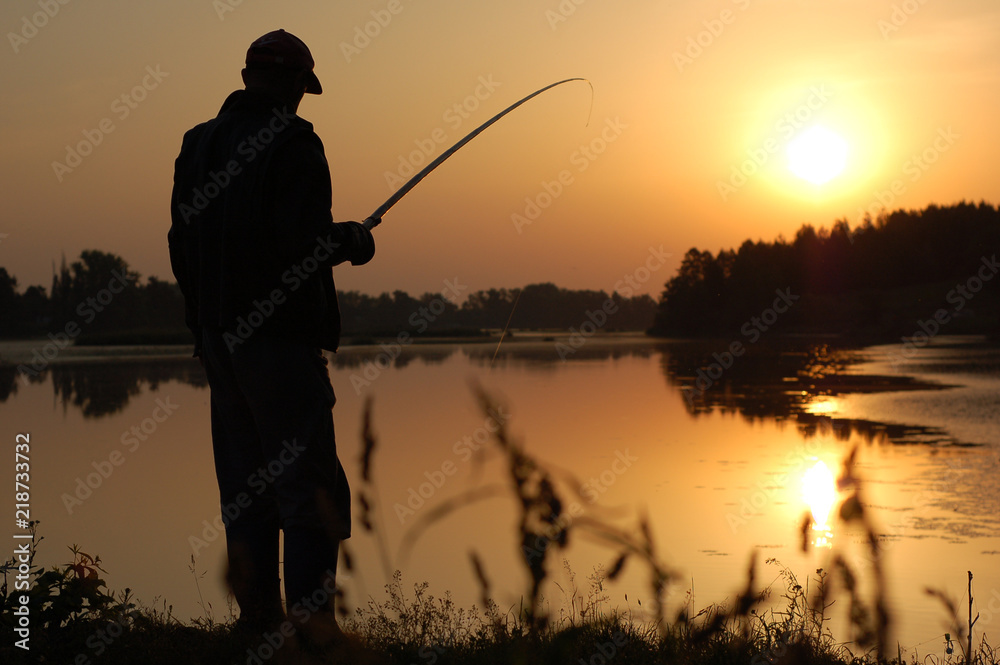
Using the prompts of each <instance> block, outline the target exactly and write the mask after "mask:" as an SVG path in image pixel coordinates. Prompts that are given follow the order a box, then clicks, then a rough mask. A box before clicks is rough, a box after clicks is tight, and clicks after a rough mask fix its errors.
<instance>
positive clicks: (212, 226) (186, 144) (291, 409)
mask: <svg viewBox="0 0 1000 665" xmlns="http://www.w3.org/2000/svg"><path fill="white" fill-rule="evenodd" d="M313 66H314V62H313V58H312V55H311V54H310V53H309V49H308V48H307V47H306V45H305V44H304V43H303V42H302V41H301V40H300V39H298V38H297V37H295V36H293V35H291V34H289V33H287V32H285V31H284V30H277V31H275V32H270V33H268V34H266V35H264V36H263V37H261V38H260V39H258V40H256V41H255V42H253V44H251V45H250V48H249V50H248V51H247V57H246V68H245V69H244V70H243V81H244V83H245V84H246V90H237V91H236V92H234V93H232V94H231V95H229V97H228V98H227V99H226V101H225V103H224V104H223V105H222V109H221V110H220V111H219V114H218V116H217V117H215V118H214V119H212V120H209V121H208V122H205V123H203V124H200V125H198V126H196V127H195V128H193V129H191V130H190V131H188V132H187V133H186V134H185V135H184V141H183V144H182V146H181V152H180V155H179V156H178V157H177V161H176V164H175V171H174V189H173V195H172V200H171V218H172V224H171V227H170V232H169V234H168V240H169V245H170V261H171V265H172V267H173V271H174V275H175V276H176V278H177V283H178V284H179V285H180V288H181V291H182V292H183V294H184V298H185V302H186V317H187V325H188V326H189V327H190V329H191V330H192V332H193V333H194V336H195V355H196V356H198V357H200V358H201V360H202V363H203V365H204V367H205V371H206V373H207V375H208V381H209V385H210V387H211V412H212V443H213V451H214V456H215V469H216V476H217V478H218V481H219V490H220V496H221V505H222V512H223V518H224V522H225V524H226V541H227V546H228V556H229V582H230V585H231V587H232V590H233V593H234V595H235V597H236V600H237V602H238V603H239V606H240V612H241V616H240V623H241V624H242V625H243V626H245V627H247V628H248V629H249V630H251V631H265V630H268V629H271V630H273V628H274V627H275V626H276V625H277V623H278V622H280V621H282V620H283V619H284V615H283V613H282V606H281V596H280V592H279V575H278V572H279V571H278V568H279V565H278V532H279V529H280V530H282V531H283V532H284V543H285V545H284V547H285V553H284V577H285V595H286V604H287V607H288V612H289V614H290V615H291V617H290V618H291V619H292V620H293V621H296V622H298V623H299V625H300V627H301V626H305V627H306V628H307V630H306V632H307V636H308V634H309V633H311V632H313V631H311V630H309V628H310V627H312V628H315V627H317V626H318V625H324V624H325V626H326V629H327V630H335V629H336V622H335V621H334V619H333V614H332V607H333V596H332V592H333V590H334V586H333V576H334V573H335V571H336V565H337V555H338V548H339V542H340V541H341V540H343V539H346V538H348V537H349V536H350V533H351V512H350V509H351V496H350V490H349V488H348V484H347V477H346V476H345V474H344V470H343V468H342V466H341V464H340V461H339V459H338V458H337V450H336V446H335V443H334V430H333V417H332V411H331V407H333V404H334V402H335V399H336V398H335V397H334V393H333V389H332V387H331V385H330V379H329V374H328V372H327V366H326V359H325V358H324V357H323V355H322V351H321V349H329V350H336V348H337V344H338V342H339V337H340V312H339V309H338V306H337V299H336V290H335V288H334V283H333V275H332V271H331V266H334V265H337V264H339V263H342V262H344V261H350V262H351V263H352V264H353V265H361V264H364V263H367V262H368V261H369V260H371V258H372V256H373V255H374V253H375V243H374V240H373V239H372V235H371V233H370V232H369V231H368V229H367V228H365V227H364V226H363V225H362V224H359V223H357V222H342V223H334V222H333V220H332V217H331V213H330V207H331V185H330V170H329V166H328V165H327V162H326V158H325V156H324V151H323V144H322V143H321V142H320V139H319V137H318V136H317V135H316V134H315V133H314V132H313V128H312V125H311V124H310V123H308V122H306V121H305V120H303V119H302V118H300V117H298V116H297V115H296V110H297V108H298V105H299V102H300V101H301V100H302V97H303V95H304V93H307V92H308V93H312V94H320V93H321V92H322V87H321V85H320V82H319V79H318V78H317V77H316V75H315V74H314V73H313ZM316 608H319V611H318V612H316V611H315V609H316ZM317 618H318V619H319V621H316V620H315V619H317ZM331 626H332V628H331Z"/></svg>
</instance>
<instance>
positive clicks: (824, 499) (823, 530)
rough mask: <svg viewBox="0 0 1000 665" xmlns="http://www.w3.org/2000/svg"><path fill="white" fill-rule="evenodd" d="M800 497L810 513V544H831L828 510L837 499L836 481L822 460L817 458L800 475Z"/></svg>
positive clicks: (828, 545) (820, 545)
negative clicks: (811, 531) (811, 534)
mask: <svg viewBox="0 0 1000 665" xmlns="http://www.w3.org/2000/svg"><path fill="white" fill-rule="evenodd" d="M802 499H803V500H804V501H805V503H806V505H807V506H808V507H809V511H810V512H811V513H812V529H813V531H814V532H815V533H814V535H815V537H814V539H813V540H812V544H813V545H814V546H816V547H832V546H833V529H832V527H831V526H830V512H831V511H832V510H833V505H834V503H836V500H837V483H836V480H835V479H834V477H833V472H832V471H830V467H828V466H827V465H826V462H824V461H823V460H817V461H816V463H815V464H814V465H812V466H811V467H810V468H809V469H808V470H807V471H806V472H805V473H804V474H803V475H802Z"/></svg>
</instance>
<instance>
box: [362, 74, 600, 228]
mask: <svg viewBox="0 0 1000 665" xmlns="http://www.w3.org/2000/svg"><path fill="white" fill-rule="evenodd" d="M570 81H586V83H587V85H589V86H590V93H591V98H590V104H591V110H593V104H594V98H593V93H594V84H593V83H591V82H590V81H589V80H587V79H585V78H579V77H577V78H569V79H563V80H562V81H556V82H555V83H550V84H549V85H547V86H545V87H544V88H541V89H539V90H536V91H535V92H533V93H531V94H530V95H528V96H527V97H525V98H523V99H521V100H519V101H517V102H514V103H513V104H511V105H510V106H508V107H507V108H505V109H504V110H503V111H500V113H497V114H496V115H495V116H493V117H492V118H490V119H489V120H487V121H486V122H484V123H483V124H481V125H479V126H478V127H476V128H475V129H474V130H472V131H471V132H469V133H468V134H467V135H466V136H465V138H463V139H462V140H461V141H459V142H458V143H456V144H455V145H453V146H451V147H450V148H448V149H447V150H445V151H444V152H443V153H441V154H440V155H438V157H437V159H435V160H434V161H433V162H431V163H430V164H428V165H427V166H425V167H424V168H423V170H421V171H420V173H418V174H417V175H415V176H413V177H412V178H410V179H409V180H408V181H407V182H406V184H405V185H403V186H402V187H400V188H399V189H398V190H396V193H395V194H393V195H392V196H390V197H389V199H388V200H387V201H386V202H385V203H383V204H382V205H380V206H379V207H378V208H376V209H375V212H373V213H372V214H370V215H369V216H368V217H367V218H365V220H364V221H363V222H362V224H364V226H365V228H367V229H369V230H371V229H373V228H375V227H376V226H378V225H379V224H380V223H381V222H382V215H384V214H385V213H386V212H387V211H388V210H389V208H391V207H392V206H394V205H396V202H397V201H399V200H400V199H401V198H403V197H404V196H406V193H407V192H409V191H410V190H411V189H413V188H414V187H416V185H417V183H418V182H420V181H421V180H423V179H424V177H425V176H426V175H427V174H428V173H430V172H431V171H433V170H434V169H436V168H437V167H438V166H440V165H441V163H442V162H443V161H444V160H446V159H448V158H449V157H451V156H452V155H454V154H455V153H456V152H458V150H459V149H460V148H461V147H462V146H464V145H465V144H466V143H468V142H469V141H471V140H472V139H474V138H476V137H477V136H479V135H480V134H481V133H482V132H483V131H484V130H485V129H486V128H487V127H489V126H490V125H492V124H493V123H495V122H496V121H497V120H499V119H500V118H502V117H504V116H505V115H507V114H508V113H510V112H511V111H513V110H514V109H516V108H517V107H518V106H520V105H521V104H523V103H525V102H526V101H528V100H529V99H531V98H532V97H537V96H538V95H540V94H542V93H543V92H545V91H546V90H549V89H551V88H554V87H556V86H557V85H562V84H563V83H569V82H570ZM587 124H590V117H589V116H588V117H587Z"/></svg>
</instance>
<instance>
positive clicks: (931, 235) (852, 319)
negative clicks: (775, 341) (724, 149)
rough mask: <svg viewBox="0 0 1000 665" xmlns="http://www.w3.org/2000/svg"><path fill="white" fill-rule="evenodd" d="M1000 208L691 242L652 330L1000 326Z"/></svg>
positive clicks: (916, 213)
mask: <svg viewBox="0 0 1000 665" xmlns="http://www.w3.org/2000/svg"><path fill="white" fill-rule="evenodd" d="M998 250H1000V209H998V208H997V207H994V206H992V205H990V204H987V203H985V202H981V203H979V204H972V203H966V202H962V203H958V204H955V205H951V206H938V205H929V206H927V207H926V208H924V209H923V210H896V211H893V212H886V213H883V214H881V215H879V216H878V217H877V218H876V219H874V220H873V219H871V218H870V217H866V218H865V219H864V221H863V223H862V224H861V225H860V226H858V227H857V228H854V229H851V227H850V225H849V223H848V222H847V221H846V220H843V219H842V220H838V221H836V222H835V223H834V224H833V226H832V227H831V228H830V229H826V228H820V229H819V230H818V231H817V230H816V229H815V228H813V227H812V226H811V225H808V224H807V225H803V226H802V227H801V228H800V229H799V230H798V232H797V233H796V234H795V238H794V239H792V240H791V241H787V240H785V239H784V238H781V237H779V238H778V239H776V240H774V241H771V242H767V241H763V240H758V241H756V242H753V241H751V240H746V241H744V242H743V244H742V245H740V247H739V249H735V250H734V249H723V250H719V252H718V253H716V254H714V255H713V254H712V253H711V252H709V251H704V250H699V249H697V248H692V249H690V250H689V251H688V252H687V253H686V254H685V255H684V258H683V261H682V263H681V266H680V268H679V269H678V271H677V274H676V275H675V276H674V277H672V278H671V279H670V280H669V281H668V282H667V284H666V287H665V289H664V291H663V294H662V297H661V298H660V302H659V305H658V309H657V314H656V319H655V322H654V324H653V328H652V330H651V332H652V333H653V334H655V335H658V336H664V337H718V336H727V335H730V336H732V335H737V334H738V335H740V337H739V338H738V339H743V340H744V341H750V342H755V341H757V339H758V338H759V337H760V336H761V335H763V334H765V333H767V332H768V331H769V330H772V329H773V330H775V331H779V332H781V333H805V334H808V333H820V334H831V333H836V334H840V335H854V336H858V337H869V338H876V339H885V338H889V337H893V338H894V337H896V336H907V337H919V336H920V335H926V336H929V337H933V336H934V335H936V334H964V333H982V334H991V335H995V334H997V333H998V332H1000V318H998V313H1000V289H998V288H997V285H996V283H997V282H1000V280H996V279H995V277H996V276H997V272H998V270H1000V264H998V263H997V254H998V253H1000V252H998Z"/></svg>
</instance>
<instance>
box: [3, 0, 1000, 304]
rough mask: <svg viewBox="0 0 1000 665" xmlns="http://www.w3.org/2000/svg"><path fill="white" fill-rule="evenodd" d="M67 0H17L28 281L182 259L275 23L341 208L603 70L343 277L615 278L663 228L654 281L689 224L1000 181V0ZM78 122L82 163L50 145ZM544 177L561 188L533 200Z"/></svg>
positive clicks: (726, 239) (17, 226) (6, 83)
mask: <svg viewBox="0 0 1000 665" xmlns="http://www.w3.org/2000/svg"><path fill="white" fill-rule="evenodd" d="M62 2H65V4H60V1H59V0H32V1H29V0H6V1H5V2H4V3H3V5H2V7H0V27H2V28H3V30H4V33H5V35H6V39H5V41H6V45H5V46H4V47H3V48H4V49H6V53H5V54H4V55H2V56H0V72H2V77H3V78H2V80H3V90H4V95H3V104H2V108H0V118H2V120H0V132H2V133H0V144H2V145H3V151H4V159H3V161H2V166H0V169H2V198H3V207H2V213H0V266H4V267H6V268H7V269H8V271H9V272H11V273H13V274H14V275H15V276H17V278H18V280H19V282H20V283H21V286H22V287H24V286H26V285H28V284H35V283H40V284H43V285H45V286H46V287H47V286H48V285H49V284H50V281H51V270H52V262H53V261H56V262H58V261H59V259H60V257H61V256H62V255H63V254H65V256H66V257H67V258H68V259H73V258H75V257H76V256H78V254H79V252H80V251H81V250H83V249H89V248H96V249H102V250H105V251H111V252H114V253H116V254H119V255H121V256H122V257H124V258H125V259H126V260H127V261H128V262H129V263H130V264H131V265H132V267H133V268H134V269H136V270H138V271H139V272H140V273H142V274H143V275H145V276H148V275H155V276H158V277H160V278H167V279H172V275H171V274H170V268H169V264H168V260H167V250H166V240H165V234H166V230H167V228H168V226H169V209H168V201H169V194H170V188H171V177H172V168H173V160H174V158H175V156H176V153H177V151H178V149H179V147H180V140H181V136H182V135H183V133H184V131H185V130H187V129H188V128H190V127H191V126H193V125H194V124H196V123H198V122H201V121H203V120H206V119H208V118H209V117H211V116H213V115H214V114H215V113H216V112H217V110H218V107H219V105H220V104H221V102H222V101H223V99H224V98H225V97H226V95H227V94H228V93H229V92H230V91H231V90H233V89H235V88H237V87H241V82H240V78H239V70H240V68H241V67H242V63H243V57H244V55H245V52H246V47H247V46H248V45H249V43H250V42H251V41H252V40H253V39H254V38H256V37H258V36H259V35H261V34H263V33H264V32H267V31H269V30H272V29H275V28H279V27H283V28H285V29H286V30H288V31H290V32H293V33H295V34H297V35H298V36H299V37H301V38H302V39H304V40H305V41H306V43H307V44H309V46H310V47H311V49H312V52H313V55H314V56H315V59H316V62H317V65H316V72H317V75H318V76H319V78H320V79H321V80H322V82H323V85H324V88H325V90H326V92H325V93H324V94H323V95H321V96H319V97H315V96H307V98H306V99H305V100H304V101H303V103H302V106H301V107H300V109H299V111H300V115H302V116H303V117H305V118H306V119H308V120H310V121H312V122H313V123H314V124H315V127H316V130H317V132H318V133H319V135H320V136H321V137H322V139H323V140H324V142H325V145H326V149H327V156H328V158H329V161H330V165H331V169H332V176H333V188H334V202H333V214H334V218H335V219H336V220H346V219H361V218H363V217H365V216H366V215H367V214H368V213H370V212H371V211H372V210H373V209H374V208H375V207H377V206H378V205H379V204H380V203H381V202H382V201H383V200H385V199H386V198H387V197H388V196H389V194H391V193H392V191H393V189H394V188H393V187H390V185H389V183H388V182H387V180H393V178H392V177H387V173H388V174H392V173H394V172H396V171H397V170H398V169H399V167H400V161H401V160H404V161H405V160H407V159H409V155H410V154H411V153H412V151H415V150H419V148H420V145H421V144H423V145H425V146H426V145H427V144H428V141H432V142H434V139H433V138H431V137H437V138H438V139H440V140H439V141H436V142H435V145H434V148H433V155H431V157H433V156H434V155H436V154H438V153H439V152H440V151H442V150H444V149H445V148H446V147H447V146H448V145H450V144H452V143H453V142H455V141H457V140H458V139H460V138H461V137H462V136H463V135H464V134H465V133H467V132H468V131H470V130H472V129H473V128H474V127H475V126H477V125H478V124H480V123H481V122H483V121H485V120H486V119H488V118H489V117H490V116H491V115H493V114H494V113H496V112H497V111H499V110H501V109H503V108H504V107H506V106H507V105H508V104H510V103H511V102H513V101H515V100H516V99H519V98H520V97H522V96H524V95H525V94H527V93H529V92H531V91H533V90H535V89H537V88H539V87H541V86H543V85H545V84H547V83H550V82H553V81H556V80H559V79H562V78H567V77H571V76H583V77H587V78H589V79H590V80H591V81H592V82H593V85H594V89H595V96H594V102H593V109H592V110H591V109H590V104H591V96H590V90H589V89H588V87H587V86H586V85H583V84H571V85H566V86H562V87H560V88H557V89H555V90H553V91H550V92H548V93H546V94H545V95H543V96H541V97H539V98H538V99H536V100H533V101H532V102H530V103H529V104H528V105H526V106H524V107H523V108H521V109H519V110H518V111H516V112H514V113H513V114H512V115H511V116H509V117H508V118H505V119H504V120H503V121H502V122H501V123H499V124H497V125H496V126H494V127H492V128H490V129H489V130H488V131H487V132H486V133H485V134H483V135H482V136H481V137H479V138H477V139H476V141H474V142H473V143H471V144H469V146H467V147H466V148H463V149H462V151H461V152H459V153H458V154H457V155H456V156H455V157H453V158H452V159H451V160H449V161H448V162H446V163H445V165H444V166H442V167H440V168H439V169H438V170H437V171H436V172H435V173H434V174H433V175H431V176H430V177H429V178H428V179H427V180H425V181H424V182H423V183H421V184H420V185H419V186H418V187H417V188H416V189H414V190H413V191H412V192H411V193H410V194H408V195H407V196H406V198H404V199H403V200H402V201H401V202H400V203H399V204H398V205H397V206H396V207H395V208H393V209H392V210H391V211H390V212H389V213H388V214H387V215H386V217H385V221H384V223H383V225H382V226H381V227H380V228H379V229H377V230H376V231H375V234H376V242H377V246H378V252H377V254H376V258H375V260H374V261H373V262H372V263H370V264H369V265H367V266H365V267H364V268H349V267H348V268H343V269H338V270H337V279H338V286H339V287H340V288H343V289H359V290H362V291H365V292H369V293H378V292H381V291H384V290H393V289H397V288H399V289H403V290H406V291H409V292H411V293H413V294H419V293H422V292H426V291H435V292H438V291H441V290H442V288H443V287H444V280H446V279H451V280H454V279H456V278H457V279H458V281H459V282H460V283H462V284H464V285H468V287H469V288H470V289H479V288H489V287H494V286H507V287H514V286H523V285H525V284H528V283H531V282H539V281H552V282H555V283H557V284H559V285H561V286H565V287H569V288H592V289H603V290H606V291H609V290H612V289H614V288H615V285H616V284H618V283H619V281H620V280H622V278H623V277H625V276H626V275H629V276H632V275H635V274H636V270H637V269H638V268H639V267H640V266H645V265H647V261H648V260H650V257H651V253H650V248H654V249H659V248H660V246H661V245H662V251H664V252H670V253H672V255H673V256H672V258H670V259H669V260H668V261H667V262H666V263H665V264H664V265H663V266H662V267H660V268H659V269H658V270H655V271H654V272H653V273H652V276H651V277H650V278H649V279H648V280H647V281H645V282H644V283H643V284H642V285H641V287H642V291H644V292H649V293H652V294H654V295H655V294H658V293H659V291H660V289H661V288H662V285H663V283H664V282H665V281H666V280H667V279H668V278H669V277H670V276H671V275H672V274H673V271H674V269H675V268H676V266H677V265H678V262H679V260H680V258H681V257H682V256H683V254H684V252H685V251H686V250H687V249H688V248H690V247H691V246H698V247H700V248H704V249H711V250H713V251H715V250H718V249H719V248H720V247H731V246H738V245H739V244H740V243H741V242H742V241H743V240H744V239H745V238H747V237H751V238H754V239H757V238H763V239H773V238H774V237H775V236H777V235H778V234H779V233H780V234H784V235H785V236H786V237H791V236H792V235H793V234H794V232H795V230H796V229H797V228H798V227H799V226H800V225H801V224H803V223H806V222H808V223H812V224H814V225H817V226H819V225H827V226H828V225H829V224H830V223H831V222H832V221H833V220H835V219H837V218H841V217H846V218H848V219H849V220H850V221H851V222H852V224H853V223H854V222H855V221H856V220H857V218H858V211H859V209H862V208H867V207H869V206H874V207H875V208H877V207H878V206H879V205H880V199H881V200H882V201H884V202H886V203H887V205H888V206H889V207H890V208H894V207H899V206H901V207H907V208H919V207H923V206H925V205H926V204H928V203H931V202H936V203H953V202H956V201H959V200H962V199H965V200H973V201H979V200H983V199H985V200H986V201H988V202H991V203H994V204H995V203H998V202H1000V179H998V178H997V176H996V173H995V170H994V168H993V162H994V161H995V151H996V149H997V146H998V145H1000V140H998V139H1000V136H998V134H1000V128H998V123H997V121H996V118H997V117H998V116H1000V113H998V111H1000V40H998V39H997V37H996V36H997V35H998V34H1000V6H998V5H997V3H996V2H995V0H950V1H949V2H944V1H943V0H905V1H901V0H893V1H889V0H884V1H883V0H841V1H838V2H835V3H834V2H815V0H809V1H807V0H770V1H765V0H719V1H713V2H695V1H693V0H682V1H681V0H679V1H673V2H662V1H661V2H653V1H644V0H621V1H619V2H610V1H608V0H561V1H560V0H550V1H528V0H508V1H507V2H503V3H482V2H469V1H467V2H459V1H457V0H445V1H442V2H420V1H416V0H373V1H370V2H369V1H364V2H352V3H324V2H319V1H318V0H316V1H304V2H285V3H281V4H279V3H264V2H260V1H251V0H248V1H242V2H238V1H237V0H216V1H215V2H213V1H212V0H185V1H175V2H169V3H168V2H144V3H134V2H133V3H130V2H125V1H124V0H118V1H112V0H108V1H104V2H96V1H95V2H74V1H72V0H62ZM46 11H47V12H48V14H49V15H46V13H45V12H46ZM379 20H381V23H382V24H381V25H380V24H379V23H378V21H379ZM39 26H40V27H39ZM366 28H367V30H368V32H369V33H370V34H374V35H375V36H373V37H366V38H362V37H359V35H362V36H363V35H364V31H365V29H366ZM487 83H488V84H487ZM137 86H138V88H137ZM477 93H478V95H479V99H477V98H476V95H477ZM122 95H126V96H127V97H126V98H124V99H123V98H122ZM456 104H459V105H460V107H459V109H460V110H456V108H455V105H456ZM463 104H464V105H465V110H462V107H461V105H463ZM460 111H461V112H460ZM588 111H590V113H591V119H590V124H589V126H587V125H586V121H587V116H588ZM466 116H467V117H466ZM816 123H821V124H823V125H825V126H826V127H828V128H830V129H832V130H834V131H835V132H837V133H839V134H840V135H841V136H842V137H843V138H844V139H845V140H846V142H847V144H848V146H849V154H848V158H847V166H846V169H845V170H844V172H843V173H842V174H841V175H840V176H839V177H837V178H835V179H834V180H832V181H830V182H829V183H828V184H826V185H823V186H815V185H811V184H809V183H806V182H804V181H803V180H800V179H798V178H796V177H795V176H793V175H791V174H790V173H789V172H788V169H787V166H786V161H787V160H786V157H785V152H784V151H785V147H786V146H787V145H788V143H789V142H790V141H791V140H793V139H794V137H795V136H797V135H798V134H799V133H800V132H801V131H803V130H804V129H806V128H808V127H810V126H812V125H814V124H816ZM81 143H83V144H84V145H83V146H82V150H83V151H88V148H90V150H89V154H87V155H86V156H83V157H81V158H80V161H79V162H78V163H77V165H76V166H75V167H73V168H72V170H67V169H65V168H62V167H58V166H54V163H56V162H59V163H62V164H67V149H68V146H69V147H73V148H76V147H77V146H79V145H80V144H81ZM91 144H93V145H91ZM584 146H591V148H592V151H590V152H589V153H587V152H584V151H583V150H581V147H584ZM415 156H419V153H418V154H417V155H415ZM746 160H756V161H757V162H758V163H759V165H758V164H754V163H753V162H747V161H746ZM734 171H735V172H736V173H737V175H736V176H735V177H734ZM740 171H743V172H752V173H750V175H748V176H746V177H745V179H744V178H743V177H742V174H740V173H739V172H740ZM560 176H562V179H563V184H562V189H561V191H559V192H558V195H557V196H554V197H552V198H551V199H546V195H547V194H546V188H545V183H552V182H558V181H559V179H560ZM720 183H725V184H727V185H728V186H729V187H730V188H731V189H727V188H722V189H723V191H720ZM549 189H550V190H551V191H553V192H555V191H557V190H558V188H557V187H555V186H554V185H549ZM893 189H895V191H894V192H893ZM539 197H541V198H539ZM526 199H527V200H529V201H530V200H536V201H537V202H538V203H541V204H546V206H545V207H544V209H541V210H540V214H538V216H537V218H536V219H534V220H532V221H531V223H530V224H523V223H522V224H516V223H515V221H514V219H513V218H512V215H514V214H520V215H525V214H526V207H527V205H528V204H527V202H526ZM528 212H533V211H530V210H529V211H528ZM656 263H657V262H656V261H654V262H653V264H656ZM639 275H640V276H642V275H644V273H643V272H641V271H640V273H639Z"/></svg>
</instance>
